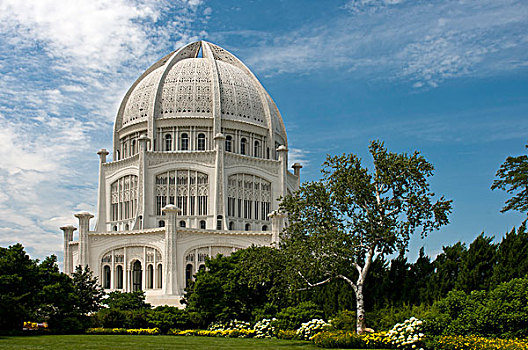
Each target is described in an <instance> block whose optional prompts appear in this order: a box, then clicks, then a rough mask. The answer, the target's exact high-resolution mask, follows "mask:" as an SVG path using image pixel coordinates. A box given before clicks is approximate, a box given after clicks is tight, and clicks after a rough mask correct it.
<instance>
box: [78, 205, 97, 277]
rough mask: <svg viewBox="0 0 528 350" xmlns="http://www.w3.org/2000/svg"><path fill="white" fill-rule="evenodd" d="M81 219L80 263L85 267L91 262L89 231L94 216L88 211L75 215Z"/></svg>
mask: <svg viewBox="0 0 528 350" xmlns="http://www.w3.org/2000/svg"><path fill="white" fill-rule="evenodd" d="M74 216H75V217H76V218H77V219H79V265H81V266H82V267H83V268H84V267H86V266H87V265H88V264H89V261H90V260H89V256H88V255H89V249H88V244H89V242H88V232H89V231H90V219H91V218H93V217H94V216H93V215H92V214H90V213H88V212H86V211H83V212H80V213H77V214H75V215H74Z"/></svg>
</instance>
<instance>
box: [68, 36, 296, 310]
mask: <svg viewBox="0 0 528 350" xmlns="http://www.w3.org/2000/svg"><path fill="white" fill-rule="evenodd" d="M98 154H99V156H100V173H99V193H98V201H97V203H98V209H97V215H96V216H97V222H96V224H95V228H94V229H93V230H90V225H89V222H90V219H91V218H92V217H93V216H92V215H91V214H90V213H86V212H83V213H78V214H76V215H75V216H76V217H77V218H79V228H78V229H79V236H78V237H79V238H78V240H74V239H73V235H74V231H75V230H76V228H75V227H73V226H64V227H61V229H62V230H63V231H64V271H65V272H66V273H68V274H71V273H72V271H73V269H74V267H75V266H78V265H88V266H89V267H90V268H91V269H92V270H93V271H94V272H95V274H96V275H97V277H98V278H99V281H100V283H101V285H102V286H103V287H104V288H105V289H106V290H108V291H112V290H118V291H123V292H128V291H134V290H144V291H145V292H146V296H147V301H148V302H150V303H152V304H153V305H164V304H167V305H176V306H181V305H180V299H181V297H182V296H183V292H184V288H185V286H186V285H187V283H188V282H189V280H190V279H192V278H193V276H194V275H195V273H196V272H197V271H198V270H199V269H200V268H203V267H204V262H205V258H206V257H207V256H210V257H212V256H215V255H217V254H224V255H228V254H231V253H232V252H234V251H236V250H238V249H242V248H246V247H248V246H250V245H252V244H255V245H272V244H274V243H277V242H278V239H279V238H278V237H279V231H280V230H281V229H282V228H283V226H284V220H285V218H284V215H279V214H278V213H276V212H275V211H276V210H277V208H278V205H279V202H278V198H279V197H281V196H284V195H286V194H287V193H288V192H292V191H294V190H296V189H297V188H298V186H299V172H298V171H297V172H296V173H295V174H292V173H291V172H289V171H288V169H287V164H288V155H287V137H286V132H285V128H284V123H283V121H282V117H281V115H280V113H279V111H278V109H277V106H276V105H275V103H274V102H273V100H272V99H271V97H270V96H269V94H268V93H267V92H266V90H265V89H264V88H263V87H262V85H261V84H260V82H259V81H258V80H257V78H256V77H255V76H254V75H253V73H251V71H250V70H249V69H248V68H247V67H246V66H245V65H244V64H243V63H242V62H241V61H240V60H238V59H237V58H236V57H235V56H234V55H232V54H231V53H229V52H228V51H226V50H224V49H222V48H220V47H218V46H216V45H213V44H211V43H208V42H204V41H198V42H195V43H191V44H189V45H186V46H185V47H183V48H181V49H179V50H176V51H175V52H172V53H170V54H169V55H167V56H165V57H163V58H162V59H161V60H159V61H158V62H156V63H155V64H154V65H152V66H151V67H150V68H149V69H147V71H146V72H145V73H144V74H142V75H141V76H140V77H139V78H138V80H137V81H136V82H135V83H134V84H133V85H132V87H131V88H130V89H129V91H128V92H127V93H126V95H125V97H124V99H123V101H122V103H121V106H120V108H119V111H118V113H117V118H116V122H115V126H114V151H113V161H111V162H107V161H106V156H107V154H108V152H107V151H106V150H100V151H99V152H98ZM299 167H300V166H299ZM299 169H300V168H299Z"/></svg>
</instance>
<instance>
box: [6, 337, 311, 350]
mask: <svg viewBox="0 0 528 350" xmlns="http://www.w3.org/2000/svg"><path fill="white" fill-rule="evenodd" d="M0 349H13V350H14V349H16V350H23V349H43V350H44V349H52V350H69V349H72V350H74V349H127V350H134V349H140V350H148V349H155V350H161V349H171V350H172V349H235V350H236V349H281V350H314V349H321V348H317V347H315V346H314V345H312V344H310V343H309V342H303V341H293V340H278V339H239V338H208V337H177V336H151V335H35V336H19V337H6V336H3V337H0Z"/></svg>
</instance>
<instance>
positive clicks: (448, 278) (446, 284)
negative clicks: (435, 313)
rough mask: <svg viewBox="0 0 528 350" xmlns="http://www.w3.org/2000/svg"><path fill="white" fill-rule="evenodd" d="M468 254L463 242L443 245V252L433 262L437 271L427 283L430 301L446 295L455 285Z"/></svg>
mask: <svg viewBox="0 0 528 350" xmlns="http://www.w3.org/2000/svg"><path fill="white" fill-rule="evenodd" d="M466 254H467V248H466V245H465V244H464V243H461V242H457V243H456V244H454V245H452V246H444V247H442V253H440V254H438V256H437V257H436V259H435V260H434V262H433V266H434V268H435V272H434V273H433V275H432V276H431V279H430V280H429V282H428V283H427V299H428V301H429V302H433V301H435V300H439V299H441V298H443V297H445V296H446V294H447V293H448V292H449V291H451V290H452V289H453V288H454V287H455V283H456V281H457V279H458V275H459V273H460V269H461V266H462V261H463V260H464V259H465V256H466Z"/></svg>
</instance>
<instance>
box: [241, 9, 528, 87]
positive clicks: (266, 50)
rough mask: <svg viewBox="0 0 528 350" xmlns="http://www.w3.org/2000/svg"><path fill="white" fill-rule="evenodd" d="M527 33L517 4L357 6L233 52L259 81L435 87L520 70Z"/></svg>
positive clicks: (527, 18)
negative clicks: (334, 78)
mask: <svg viewBox="0 0 528 350" xmlns="http://www.w3.org/2000/svg"><path fill="white" fill-rule="evenodd" d="M352 8H353V9H354V10H353V11H352ZM527 29H528V3H527V2H522V1H516V0H482V1H476V2H473V1H457V0H451V1H440V0H438V1H396V0H358V1H351V2H349V3H348V4H347V5H346V6H345V11H344V12H343V13H342V14H341V16H336V18H335V19H334V20H333V21H331V22H330V23H310V25H309V26H308V25H307V26H303V27H300V28H297V29H295V30H293V31H291V32H289V33H281V34H280V35H271V36H269V37H265V36H262V35H259V37H258V39H259V42H263V44H261V45H259V46H257V47H250V48H247V49H244V48H241V50H240V51H241V52H243V53H244V54H243V55H242V56H245V57H246V61H247V62H248V63H249V64H250V65H251V66H252V67H253V68H254V69H255V70H257V71H260V72H261V73H263V74H265V75H273V74H283V73H295V74H299V73H301V74H304V73H313V72H315V71H318V70H331V71H339V72H340V76H341V75H342V73H343V72H344V71H348V72H349V73H350V74H349V76H350V77H352V78H357V79H363V80H364V79H366V78H368V79H398V80H402V81H405V82H408V83H409V85H410V86H414V87H424V86H429V87H435V86H437V85H438V84H441V83H442V82H443V81H445V80H446V79H451V78H454V77H461V76H467V75H471V76H479V77H482V76H490V75H496V74H503V73H504V72H511V71H514V70H516V69H519V68H520V67H524V66H526V62H527V61H528V30H527ZM264 39H265V40H264Z"/></svg>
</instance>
